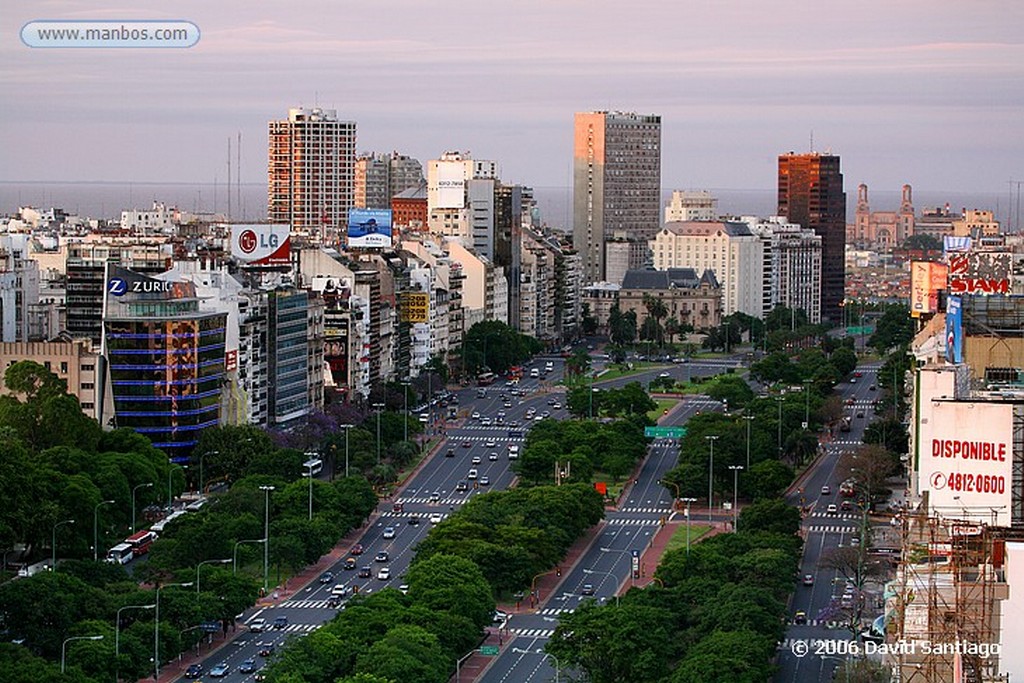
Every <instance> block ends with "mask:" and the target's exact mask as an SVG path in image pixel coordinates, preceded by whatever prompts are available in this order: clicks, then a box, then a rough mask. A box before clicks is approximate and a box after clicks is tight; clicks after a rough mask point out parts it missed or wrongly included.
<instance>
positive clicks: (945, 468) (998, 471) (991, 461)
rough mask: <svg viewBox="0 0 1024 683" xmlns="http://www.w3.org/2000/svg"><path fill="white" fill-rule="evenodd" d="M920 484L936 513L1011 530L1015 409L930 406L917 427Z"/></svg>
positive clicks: (984, 405)
mask: <svg viewBox="0 0 1024 683" xmlns="http://www.w3.org/2000/svg"><path fill="white" fill-rule="evenodd" d="M921 431H922V434H921V436H922V446H923V447H924V448H925V449H926V450H925V452H924V453H922V457H921V471H920V485H921V489H922V490H926V491H929V496H930V504H931V506H932V507H933V508H935V509H937V510H938V512H939V513H940V514H943V515H945V516H948V517H956V518H958V519H965V520H968V521H972V522H983V523H986V524H995V525H996V526H1009V524H1010V499H1011V496H1010V482H1011V475H1012V472H1013V406H1011V405H1010V404H1002V403H965V402H952V401H950V402H944V401H937V402H933V403H931V414H930V415H929V416H928V421H927V423H923V424H922V426H921Z"/></svg>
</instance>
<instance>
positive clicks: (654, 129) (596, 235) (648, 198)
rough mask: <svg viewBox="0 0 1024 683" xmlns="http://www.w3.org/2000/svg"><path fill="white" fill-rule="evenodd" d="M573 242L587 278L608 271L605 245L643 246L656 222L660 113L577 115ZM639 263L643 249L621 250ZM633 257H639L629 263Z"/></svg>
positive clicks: (599, 276)
mask: <svg viewBox="0 0 1024 683" xmlns="http://www.w3.org/2000/svg"><path fill="white" fill-rule="evenodd" d="M574 140H575V141H574V149H573V246H574V247H575V248H576V250H577V251H578V252H579V253H580V255H581V256H582V257H583V275H584V279H585V280H586V281H587V282H597V281H601V280H604V279H606V276H607V262H608V258H607V256H608V255H607V252H606V249H607V247H606V244H607V243H609V242H611V241H618V242H639V243H641V246H643V247H646V244H647V242H648V240H651V239H653V238H654V235H655V234H656V233H657V232H658V227H659V226H660V214H661V197H660V195H661V117H660V116H653V115H641V114H635V113H623V112H607V111H599V112H583V113H577V114H576V125H575V136H574ZM622 251H625V252H626V253H628V254H630V257H629V258H630V261H631V262H630V264H629V265H630V267H632V268H639V267H642V266H643V265H644V264H643V260H644V259H641V258H640V255H641V254H644V253H646V249H645V248H644V249H637V250H632V249H628V248H627V249H625V250H622ZM633 261H639V262H638V263H633Z"/></svg>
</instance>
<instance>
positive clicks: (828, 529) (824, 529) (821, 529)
mask: <svg viewBox="0 0 1024 683" xmlns="http://www.w3.org/2000/svg"><path fill="white" fill-rule="evenodd" d="M807 531H808V532H809V533H812V534H814V533H817V534H849V533H853V532H855V531H857V527H855V526H839V525H838V524H832V525H827V524H826V525H812V526H809V527H807Z"/></svg>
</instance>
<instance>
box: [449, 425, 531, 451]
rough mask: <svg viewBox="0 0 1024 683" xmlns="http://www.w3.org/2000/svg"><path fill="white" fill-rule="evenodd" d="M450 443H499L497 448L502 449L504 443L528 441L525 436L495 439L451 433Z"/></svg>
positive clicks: (492, 437)
mask: <svg viewBox="0 0 1024 683" xmlns="http://www.w3.org/2000/svg"><path fill="white" fill-rule="evenodd" d="M463 429H469V427H464V428H463ZM484 429H490V428H489V427H484ZM490 431H494V430H493V429H491V430H490ZM448 441H449V442H457V441H496V442H497V446H496V448H501V447H502V444H503V443H509V442H512V441H518V442H523V441H526V437H524V436H513V437H508V436H499V437H494V436H476V435H473V434H451V433H449V434H448Z"/></svg>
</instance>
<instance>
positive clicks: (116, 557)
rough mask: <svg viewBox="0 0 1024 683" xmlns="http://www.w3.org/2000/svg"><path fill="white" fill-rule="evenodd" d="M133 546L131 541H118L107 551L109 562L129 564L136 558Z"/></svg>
mask: <svg viewBox="0 0 1024 683" xmlns="http://www.w3.org/2000/svg"><path fill="white" fill-rule="evenodd" d="M134 557H135V554H134V553H133V552H132V546H131V544H129V543H118V544H117V545H115V546H114V547H113V548H111V549H110V550H109V551H107V562H110V563H111V564H128V563H129V562H131V561H132V559H134Z"/></svg>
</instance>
